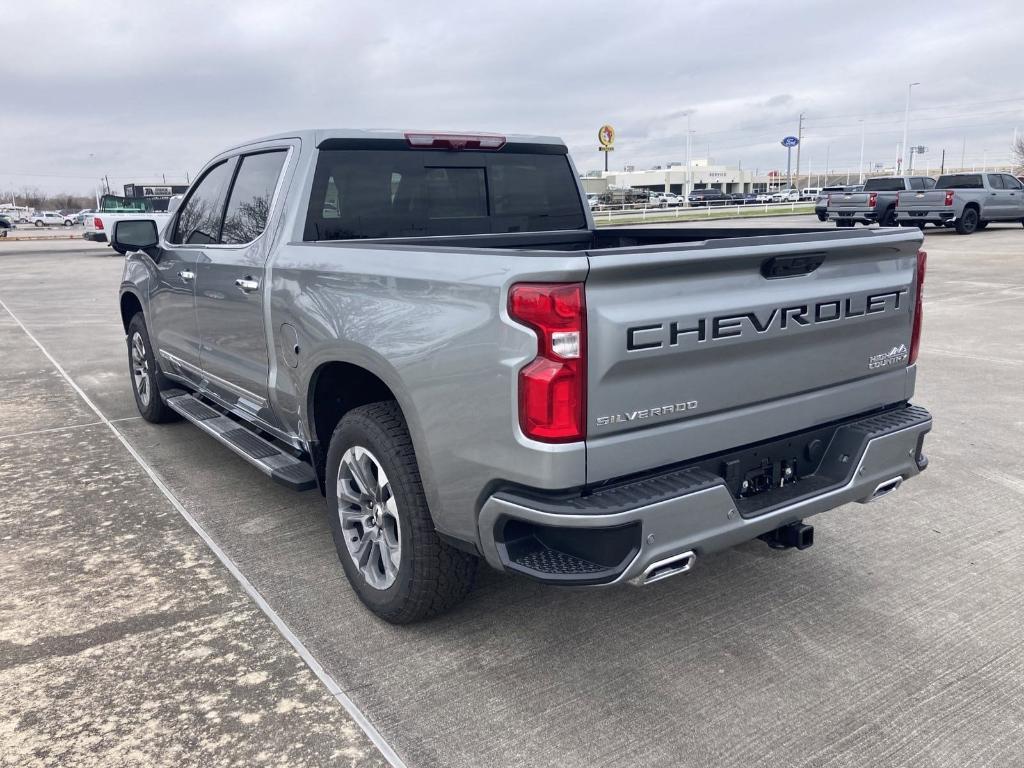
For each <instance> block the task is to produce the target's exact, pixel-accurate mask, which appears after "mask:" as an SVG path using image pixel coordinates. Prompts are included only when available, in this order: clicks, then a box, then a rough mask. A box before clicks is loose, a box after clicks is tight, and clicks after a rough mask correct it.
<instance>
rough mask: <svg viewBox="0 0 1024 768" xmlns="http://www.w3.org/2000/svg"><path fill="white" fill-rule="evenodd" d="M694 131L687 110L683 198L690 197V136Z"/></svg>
mask: <svg viewBox="0 0 1024 768" xmlns="http://www.w3.org/2000/svg"><path fill="white" fill-rule="evenodd" d="M692 133H693V131H691V130H690V112H689V110H687V112H686V175H685V176H684V177H683V178H684V179H685V181H684V182H683V199H684V200H686V199H689V195H690V136H691V134H692Z"/></svg>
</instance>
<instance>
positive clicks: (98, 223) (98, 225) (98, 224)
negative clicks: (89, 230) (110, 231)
mask: <svg viewBox="0 0 1024 768" xmlns="http://www.w3.org/2000/svg"><path fill="white" fill-rule="evenodd" d="M92 226H93V229H103V219H101V218H100V217H99V216H93V218H92Z"/></svg>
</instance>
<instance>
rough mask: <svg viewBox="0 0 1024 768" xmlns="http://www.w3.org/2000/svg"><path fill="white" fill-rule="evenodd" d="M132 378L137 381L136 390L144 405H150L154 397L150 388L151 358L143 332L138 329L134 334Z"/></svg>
mask: <svg viewBox="0 0 1024 768" xmlns="http://www.w3.org/2000/svg"><path fill="white" fill-rule="evenodd" d="M131 356H132V380H133V381H134V382H135V391H136V392H137V393H138V395H139V400H140V401H141V402H142V404H143V405H144V406H148V405H149V399H150V397H152V389H151V388H150V385H149V382H150V377H149V358H148V357H146V342H145V341H143V339H142V334H141V333H139V332H138V331H136V332H135V333H133V334H132V348H131Z"/></svg>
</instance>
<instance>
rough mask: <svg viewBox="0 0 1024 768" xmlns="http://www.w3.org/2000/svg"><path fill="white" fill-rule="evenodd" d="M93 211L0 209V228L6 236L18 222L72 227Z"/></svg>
mask: <svg viewBox="0 0 1024 768" xmlns="http://www.w3.org/2000/svg"><path fill="white" fill-rule="evenodd" d="M91 213H94V211H93V210H92V209H91V208H88V209H86V210H82V211H79V212H78V213H65V212H64V211H31V212H28V211H24V210H19V211H17V212H16V213H9V212H6V211H0V230H3V234H2V235H0V237H6V236H7V230H9V229H14V228H15V227H16V226H17V225H18V224H28V225H30V226H35V227H72V226H74V225H75V224H81V223H82V222H83V221H84V220H85V217H86V216H87V215H89V214H91Z"/></svg>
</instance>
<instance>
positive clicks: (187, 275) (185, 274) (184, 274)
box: [178, 269, 196, 283]
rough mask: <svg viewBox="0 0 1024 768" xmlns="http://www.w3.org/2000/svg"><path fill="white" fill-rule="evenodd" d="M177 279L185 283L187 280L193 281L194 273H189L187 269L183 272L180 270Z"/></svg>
mask: <svg viewBox="0 0 1024 768" xmlns="http://www.w3.org/2000/svg"><path fill="white" fill-rule="evenodd" d="M178 277H180V278H181V279H182V280H184V281H185V282H186V283H187V282H188V281H189V280H195V277H196V273H195V272H189V271H188V270H187V269H185V270H182V271H181V272H179V273H178Z"/></svg>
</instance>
